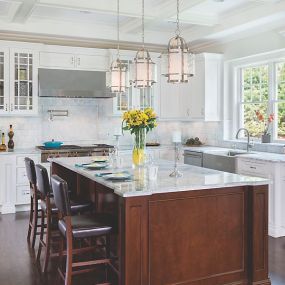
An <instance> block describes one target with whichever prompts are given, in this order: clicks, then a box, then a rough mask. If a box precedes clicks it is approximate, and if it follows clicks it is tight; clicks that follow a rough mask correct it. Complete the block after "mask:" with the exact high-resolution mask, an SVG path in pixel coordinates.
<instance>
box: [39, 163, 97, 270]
mask: <svg viewBox="0 0 285 285" xmlns="http://www.w3.org/2000/svg"><path fill="white" fill-rule="evenodd" d="M35 169H36V176H37V189H38V191H39V192H40V194H41V195H40V196H41V202H40V205H41V210H42V214H41V231H40V233H41V234H40V241H39V249H38V254H37V261H38V262H39V263H40V257H41V252H42V249H43V248H44V250H45V256H44V263H43V267H42V272H43V273H46V272H47V268H48V263H49V259H50V257H54V256H58V252H54V253H51V246H52V243H56V242H58V240H59V231H58V209H57V208H56V206H55V203H54V200H53V195H52V190H51V187H50V180H49V176H48V172H47V169H46V168H45V167H43V166H42V165H40V164H37V165H36V166H35ZM92 206H93V205H92V203H91V202H81V203H76V202H73V201H72V202H71V212H72V214H79V213H84V212H86V211H90V212H91V211H92ZM45 219H46V222H45ZM45 229H46V232H45ZM44 236H45V238H44Z"/></svg>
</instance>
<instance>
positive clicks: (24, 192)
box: [16, 186, 30, 204]
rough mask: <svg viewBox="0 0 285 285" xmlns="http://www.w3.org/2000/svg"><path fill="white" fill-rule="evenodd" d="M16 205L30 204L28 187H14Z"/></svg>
mask: <svg viewBox="0 0 285 285" xmlns="http://www.w3.org/2000/svg"><path fill="white" fill-rule="evenodd" d="M16 203H17V204H29V203H30V186H17V187H16Z"/></svg>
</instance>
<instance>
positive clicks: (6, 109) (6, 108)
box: [5, 103, 8, 112]
mask: <svg viewBox="0 0 285 285" xmlns="http://www.w3.org/2000/svg"><path fill="white" fill-rule="evenodd" d="M5 111H6V112H7V111H8V104H7V103H6V104H5Z"/></svg>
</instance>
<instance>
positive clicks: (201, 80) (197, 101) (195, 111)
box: [188, 61, 205, 119]
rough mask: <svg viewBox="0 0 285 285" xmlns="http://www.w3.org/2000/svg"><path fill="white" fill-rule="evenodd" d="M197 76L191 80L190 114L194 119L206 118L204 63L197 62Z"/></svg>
mask: <svg viewBox="0 0 285 285" xmlns="http://www.w3.org/2000/svg"><path fill="white" fill-rule="evenodd" d="M195 69H196V73H195V76H194V77H192V78H190V80H189V81H190V82H189V85H190V92H189V94H190V96H189V99H188V100H189V101H188V102H189V103H188V104H189V106H188V108H189V114H190V117H191V118H192V119H202V118H203V117H204V105H205V66H204V62H201V61H198V62H196V67H195Z"/></svg>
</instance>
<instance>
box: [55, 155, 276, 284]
mask: <svg viewBox="0 0 285 285" xmlns="http://www.w3.org/2000/svg"><path fill="white" fill-rule="evenodd" d="M89 161H90V158H88V157H86V158H82V157H81V158H57V159H52V173H54V174H58V175H59V176H61V177H62V178H63V179H65V180H67V182H68V183H69V186H70V188H71V191H72V193H73V195H78V196H84V197H85V198H87V197H88V198H89V199H91V200H92V201H93V202H94V207H95V209H96V212H107V213H111V214H113V215H115V216H116V218H117V223H118V235H117V239H116V240H115V242H114V244H113V250H114V252H115V255H116V256H118V260H117V261H116V262H115V263H114V265H115V266H116V267H117V269H118V272H119V281H118V283H119V284H120V285H166V284H167V285H170V284H173V285H174V284H189V285H198V284H199V285H218V284H231V285H233V284H235V285H261V284H262V285H269V284H271V283H270V280H269V278H268V183H269V180H267V179H263V178H256V177H247V176H241V175H237V174H231V173H226V172H220V171H216V170H210V169H204V168H200V167H195V166H189V165H180V166H179V169H180V171H181V172H182V173H183V177H182V178H171V177H169V174H170V173H171V171H172V170H173V165H172V163H170V162H166V161H159V162H158V164H159V173H158V179H157V181H155V182H150V181H148V180H147V179H145V171H144V170H141V171H135V172H133V170H132V169H131V167H130V166H131V164H130V161H129V160H128V158H125V165H123V169H124V170H128V171H130V172H132V173H133V175H134V176H133V177H134V178H133V180H131V181H128V182H115V183H113V182H110V181H107V180H105V179H104V178H102V177H98V176H96V173H97V172H100V173H101V172H103V171H90V170H85V169H83V168H82V167H77V166H75V165H76V164H82V163H86V162H89ZM105 171H106V172H110V169H109V170H105Z"/></svg>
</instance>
